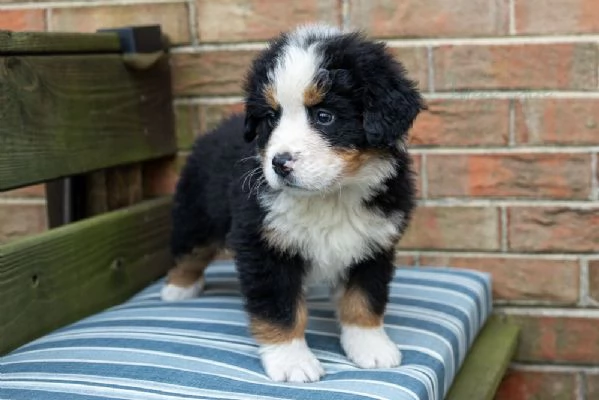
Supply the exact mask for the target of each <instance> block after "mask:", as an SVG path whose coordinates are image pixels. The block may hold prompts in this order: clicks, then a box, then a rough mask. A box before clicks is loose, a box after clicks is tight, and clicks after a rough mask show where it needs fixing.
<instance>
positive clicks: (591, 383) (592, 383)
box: [585, 374, 599, 400]
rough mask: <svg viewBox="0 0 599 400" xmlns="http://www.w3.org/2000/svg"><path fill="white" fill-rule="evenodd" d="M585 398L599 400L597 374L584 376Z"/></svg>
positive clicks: (598, 375) (598, 377)
mask: <svg viewBox="0 0 599 400" xmlns="http://www.w3.org/2000/svg"><path fill="white" fill-rule="evenodd" d="M585 387H586V390H585V392H586V396H587V397H586V398H587V399H589V400H591V399H599V374H587V375H586V376H585Z"/></svg>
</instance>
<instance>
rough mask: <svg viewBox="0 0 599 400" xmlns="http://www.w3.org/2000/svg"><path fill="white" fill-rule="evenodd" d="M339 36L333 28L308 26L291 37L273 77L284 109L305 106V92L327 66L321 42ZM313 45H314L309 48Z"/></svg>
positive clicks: (272, 73)
mask: <svg viewBox="0 0 599 400" xmlns="http://www.w3.org/2000/svg"><path fill="white" fill-rule="evenodd" d="M339 34H340V31H339V30H338V29H337V28H334V27H331V26H327V25H305V26H302V27H300V28H298V29H297V30H295V31H294V32H293V33H292V34H291V35H290V36H289V40H288V43H287V45H286V46H285V47H284V48H283V50H282V53H281V54H280V55H279V57H278V59H277V64H276V67H275V69H274V70H272V71H270V73H269V80H270V82H271V84H272V85H273V88H274V95H275V98H276V100H277V102H278V103H279V104H280V105H281V106H282V107H283V108H285V107H292V108H296V107H298V106H301V105H303V96H304V91H305V89H306V88H307V87H308V86H310V85H311V84H312V82H313V80H314V77H315V75H316V73H317V72H318V70H319V68H320V66H321V65H322V62H323V54H322V53H321V52H320V51H319V49H318V42H319V41H321V40H324V39H326V38H330V37H333V36H335V35H339ZM314 39H316V40H314ZM309 41H312V43H310V44H308V43H309Z"/></svg>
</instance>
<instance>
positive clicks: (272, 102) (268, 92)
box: [263, 85, 280, 110]
mask: <svg viewBox="0 0 599 400" xmlns="http://www.w3.org/2000/svg"><path fill="white" fill-rule="evenodd" d="M263 94H264V98H265V99H266V102H267V103H268V105H269V106H271V107H272V109H273V110H278V109H279V107H280V105H279V102H278V101H277V96H275V89H274V88H273V87H272V85H268V86H265V87H264V91H263Z"/></svg>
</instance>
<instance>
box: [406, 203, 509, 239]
mask: <svg viewBox="0 0 599 400" xmlns="http://www.w3.org/2000/svg"><path fill="white" fill-rule="evenodd" d="M499 225H500V224H499V210H498V209H497V208H493V207H423V206H421V207H418V208H417V209H416V212H415V213H414V216H413V219H412V221H411V222H410V225H409V227H408V230H407V231H406V234H405V235H404V237H403V238H402V239H401V241H400V242H399V247H400V248H403V249H446V250H499V247H500V226H499ZM465 232H467V233H468V234H464V233H465Z"/></svg>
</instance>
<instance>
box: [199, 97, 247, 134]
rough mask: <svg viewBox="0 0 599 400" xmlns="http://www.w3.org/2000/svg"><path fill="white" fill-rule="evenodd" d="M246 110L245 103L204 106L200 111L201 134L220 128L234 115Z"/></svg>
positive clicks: (201, 106)
mask: <svg viewBox="0 0 599 400" xmlns="http://www.w3.org/2000/svg"><path fill="white" fill-rule="evenodd" d="M244 109H245V106H244V103H242V102H239V103H234V104H219V105H212V104H205V105H204V104H203V105H200V107H199V110H198V123H199V126H200V133H202V134H203V133H206V132H208V131H211V130H213V129H215V128H216V127H218V125H219V124H220V123H221V122H222V121H223V120H225V119H226V118H228V117H230V116H231V115H233V114H237V113H242V112H243V111H244Z"/></svg>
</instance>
